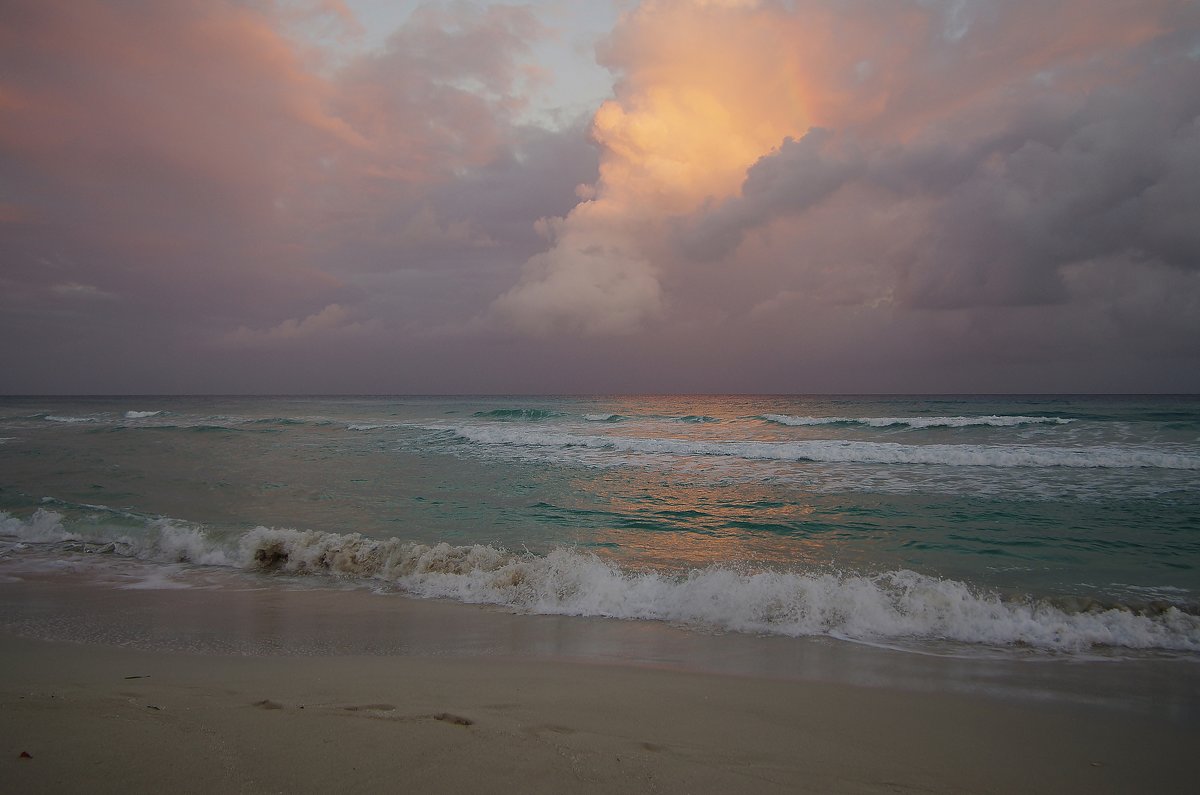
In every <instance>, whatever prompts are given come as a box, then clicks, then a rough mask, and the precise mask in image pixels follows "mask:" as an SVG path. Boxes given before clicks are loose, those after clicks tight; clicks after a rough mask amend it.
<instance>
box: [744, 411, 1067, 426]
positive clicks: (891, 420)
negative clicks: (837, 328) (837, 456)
mask: <svg viewBox="0 0 1200 795" xmlns="http://www.w3.org/2000/svg"><path fill="white" fill-rule="evenodd" d="M758 419H761V420H765V421H766V422H771V423H775V424H776V425H789V426H807V425H866V426H868V427H870V428H891V427H895V426H904V427H908V428H917V429H921V428H968V427H972V426H990V427H993V428H1010V427H1014V426H1018V425H1039V424H1046V425H1066V424H1067V423H1069V422H1074V420H1071V419H1066V418H1064V417H1010V416H997V415H992V416H989V417H796V416H792V415H790V414H763V415H761V416H760V417H758Z"/></svg>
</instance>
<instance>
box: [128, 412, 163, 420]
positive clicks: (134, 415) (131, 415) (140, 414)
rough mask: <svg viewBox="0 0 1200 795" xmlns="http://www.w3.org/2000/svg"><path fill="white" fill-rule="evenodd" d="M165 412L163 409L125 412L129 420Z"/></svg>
mask: <svg viewBox="0 0 1200 795" xmlns="http://www.w3.org/2000/svg"><path fill="white" fill-rule="evenodd" d="M163 413H164V412H161V411H127V412H125V419H127V420H144V419H146V418H148V417H157V416H158V415H160V414H163Z"/></svg>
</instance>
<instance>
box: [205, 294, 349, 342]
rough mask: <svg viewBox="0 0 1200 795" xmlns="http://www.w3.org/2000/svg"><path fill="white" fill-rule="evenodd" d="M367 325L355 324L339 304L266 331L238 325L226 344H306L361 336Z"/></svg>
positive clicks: (290, 319) (292, 319) (285, 321)
mask: <svg viewBox="0 0 1200 795" xmlns="http://www.w3.org/2000/svg"><path fill="white" fill-rule="evenodd" d="M368 328H369V327H368V324H364V323H361V322H356V321H354V320H353V319H352V315H351V312H350V311H349V310H348V309H346V308H345V307H343V306H340V305H338V304H330V305H329V306H327V307H325V308H324V309H322V310H321V311H319V312H314V313H313V314H311V315H308V316H307V317H304V318H301V319H295V318H288V319H287V320H284V321H283V322H281V323H278V324H277V325H274V326H271V327H270V328H267V329H251V328H247V327H245V326H239V327H238V329H237V330H236V331H234V332H232V333H230V334H227V335H226V336H225V340H224V341H225V342H226V343H227V344H229V345H233V346H237V347H263V346H269V345H278V344H290V343H293V342H296V341H307V340H311V339H313V338H315V337H331V336H338V337H345V336H348V335H356V334H362V333H364V332H365V331H367V330H368Z"/></svg>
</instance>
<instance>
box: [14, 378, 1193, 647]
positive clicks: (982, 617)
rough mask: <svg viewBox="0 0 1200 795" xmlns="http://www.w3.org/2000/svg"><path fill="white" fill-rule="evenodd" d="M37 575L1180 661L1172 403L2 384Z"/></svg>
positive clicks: (28, 563) (1187, 533) (1189, 625)
mask: <svg viewBox="0 0 1200 795" xmlns="http://www.w3.org/2000/svg"><path fill="white" fill-rule="evenodd" d="M58 571H69V572H72V573H73V575H74V576H88V577H92V578H93V579H96V578H100V579H103V578H104V577H108V578H109V579H108V580H107V581H111V582H112V583H114V586H113V587H141V588H162V589H167V588H172V587H185V586H186V585H187V584H188V582H189V577H190V578H192V580H194V579H195V578H196V577H197V576H198V575H202V574H203V573H204V572H214V573H216V572H231V571H236V572H238V573H239V576H241V577H250V578H253V579H254V580H255V582H256V583H257V584H258V585H257V586H256V587H261V588H265V589H270V588H276V587H277V588H289V589H293V588H297V587H301V588H303V587H305V585H306V584H310V585H311V586H312V587H320V588H324V587H339V588H360V589H366V590H374V591H378V592H380V593H381V594H386V595H393V594H403V595H407V596H411V597H416V598H435V599H442V600H454V601H459V602H468V603H480V604H490V605H498V606H500V607H501V608H503V609H504V610H506V611H508V612H517V613H533V614H554V615H560V616H602V617H608V618H611V619H617V620H621V621H627V622H666V623H667V624H669V625H670V626H672V627H673V628H676V629H682V630H684V631H686V632H694V633H707V634H712V633H718V634H721V633H725V634H732V633H737V634H744V635H747V636H751V637H753V636H765V637H769V638H812V637H819V638H823V639H826V641H827V642H834V643H846V644H862V645H868V646H882V647H885V648H888V649H899V650H902V651H905V652H913V653H918V654H932V655H940V656H949V657H957V658H963V659H970V658H972V657H988V658H995V657H996V656H999V657H1001V658H1014V659H1026V658H1033V659H1043V658H1051V659H1062V658H1069V659H1072V660H1084V661H1090V660H1100V661H1112V660H1124V659H1129V658H1134V659H1139V660H1145V659H1154V658H1162V657H1166V658H1170V659H1180V658H1184V659H1190V660H1193V661H1197V662H1200V397H1196V396H740V395H739V396H690V395H689V396H630V397H595V396H579V397H528V396H511V397H510V396H499V397H146V396H140V397H97V398H80V397H7V398H0V578H5V581H6V582H10V583H12V582H18V581H20V580H21V579H22V578H26V577H29V576H32V575H31V573H37V572H42V573H43V574H44V573H45V572H58ZM133 573H136V578H137V582H136V583H133V585H131V583H130V581H129V580H130V577H133V576H134V574H133ZM771 642H772V643H779V642H781V641H779V640H772V641H771Z"/></svg>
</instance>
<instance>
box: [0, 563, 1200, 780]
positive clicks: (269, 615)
mask: <svg viewBox="0 0 1200 795" xmlns="http://www.w3.org/2000/svg"><path fill="white" fill-rule="evenodd" d="M203 575H205V573H204V572H201V573H199V574H198V575H196V576H203ZM219 579H222V580H223V585H221V586H219V587H218V586H213V587H211V589H210V588H209V587H207V586H205V587H193V588H189V589H174V590H145V589H141V590H138V589H135V590H123V589H120V588H114V587H113V586H112V584H111V583H109V584H98V583H95V582H89V581H86V580H84V579H82V578H80V577H78V576H75V575H70V574H65V575H64V574H57V575H46V576H42V577H39V578H29V579H26V580H23V581H15V582H0V606H3V608H4V611H3V615H4V619H3V624H2V626H0V672H2V673H3V676H2V677H0V738H2V741H0V747H2V748H3V749H4V752H3V753H4V763H3V773H2V775H3V776H4V778H5V780H6V781H11V782H13V786H14V789H15V790H16V791H23V792H24V791H29V792H37V791H61V790H64V789H77V788H86V789H89V790H92V791H116V790H118V789H120V790H123V791H128V790H148V789H151V788H162V787H168V786H169V787H171V788H173V789H176V790H183V791H202V790H206V791H212V790H219V791H226V790H240V791H247V792H267V791H319V790H323V791H328V790H330V789H349V788H355V789H362V790H368V791H374V790H382V789H397V788H398V789H412V790H414V791H431V792H439V791H447V792H448V791H462V790H463V789H465V788H471V789H473V790H482V791H495V792H499V791H513V790H514V789H519V790H521V791H532V792H556V791H563V789H564V788H568V787H569V788H570V790H571V791H579V792H612V791H631V790H632V791H663V792H675V791H680V792H750V791H754V792H760V791H779V792H783V791H789V792H795V791H800V792H894V791H907V790H924V791H930V792H946V793H949V792H1130V791H1156V792H1184V791H1188V789H1189V788H1190V785H1192V784H1194V781H1195V779H1196V776H1197V775H1200V760H1198V759H1197V758H1196V755H1195V753H1194V749H1195V747H1197V741H1200V718H1198V711H1197V709H1196V701H1197V698H1198V697H1197V690H1198V688H1197V687H1196V684H1197V681H1200V671H1197V666H1196V665H1195V664H1194V662H1192V661H1148V662H1145V663H1142V662H1139V661H1127V662H1124V661H1123V662H1114V663H1098V664H1091V663H1071V662H1069V661H1056V662H1044V663H1043V662H1031V663H1021V662H1016V663H1013V662H1008V663H1005V664H995V663H993V662H989V661H987V660H961V659H959V660H947V659H943V658H926V657H923V656H921V655H915V654H908V653H903V652H895V651H890V650H885V649H874V648H871V647H865V646H859V645H854V644H847V643H841V642H837V641H830V640H828V639H790V638H759V637H753V636H737V635H703V634H701V633H697V632H695V631H688V630H683V629H679V628H676V627H671V626H668V625H663V624H658V623H654V622H630V621H614V620H606V619H578V618H570V617H561V616H529V615H516V614H512V613H508V612H504V611H501V610H496V609H489V608H484V607H477V606H472V605H462V604H457V603H445V602H437V601H424V600H417V599H411V598H407V597H402V596H398V595H380V594H375V593H371V592H369V591H365V590H340V589H334V588H324V589H320V588H297V589H294V590H293V589H288V588H281V587H279V583H273V584H272V587H267V588H251V587H249V586H252V585H253V584H254V583H255V582H256V580H255V578H253V577H243V576H240V575H235V576H232V577H231V576H230V575H228V574H226V573H223V572H222V573H220V576H219ZM234 581H236V582H240V583H241V584H243V585H245V586H247V587H246V588H244V589H240V590H239V589H235V588H233V587H231V583H233V582H234ZM197 584H200V583H199V582H198V583H197ZM39 632H40V634H39ZM129 677H139V678H129ZM1147 677H1149V678H1150V679H1152V680H1153V681H1150V682H1147V681H1142V682H1141V684H1140V686H1142V687H1144V688H1147V689H1145V690H1144V692H1141V693H1140V695H1136V694H1133V695H1136V697H1130V696H1131V694H1130V693H1125V694H1124V695H1125V697H1124V698H1115V699H1114V698H1111V696H1112V695H1113V693H1112V692H1111V691H1112V689H1113V688H1120V687H1124V688H1125V689H1126V690H1130V689H1131V688H1132V689H1136V688H1134V687H1133V686H1134V685H1135V684H1137V683H1136V682H1134V681H1132V680H1145V679H1146V678H1147ZM1122 683H1124V684H1122ZM1106 691H1109V692H1107V695H1108V696H1110V697H1109V698H1107V699H1106V698H1104V696H1105V695H1106ZM459 718H461V719H463V720H461V721H460V720H458V719H459ZM468 722H469V723H468ZM22 751H25V752H27V753H29V754H30V755H31V756H32V757H33V758H32V759H22V758H20V756H19V755H20V753H21V752H22Z"/></svg>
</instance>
